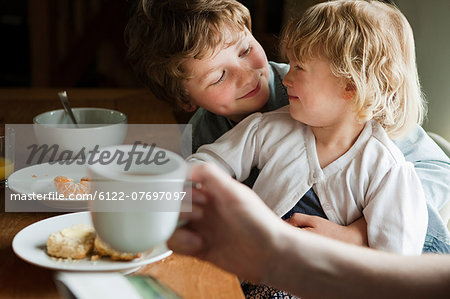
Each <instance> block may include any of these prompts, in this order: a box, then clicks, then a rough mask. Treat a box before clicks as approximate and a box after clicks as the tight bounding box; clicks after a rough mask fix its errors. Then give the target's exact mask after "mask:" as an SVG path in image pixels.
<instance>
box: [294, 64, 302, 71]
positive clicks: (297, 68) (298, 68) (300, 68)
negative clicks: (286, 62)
mask: <svg viewBox="0 0 450 299" xmlns="http://www.w3.org/2000/svg"><path fill="white" fill-rule="evenodd" d="M295 69H296V70H299V71H301V70H303V68H302V67H301V66H299V65H296V66H295Z"/></svg>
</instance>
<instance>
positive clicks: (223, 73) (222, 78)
mask: <svg viewBox="0 0 450 299" xmlns="http://www.w3.org/2000/svg"><path fill="white" fill-rule="evenodd" d="M224 79H225V71H222V76H220V78H219V80H217V81H216V82H214V83H213V84H212V85H217V84H219V83H220V82H222V81H223V80H224Z"/></svg>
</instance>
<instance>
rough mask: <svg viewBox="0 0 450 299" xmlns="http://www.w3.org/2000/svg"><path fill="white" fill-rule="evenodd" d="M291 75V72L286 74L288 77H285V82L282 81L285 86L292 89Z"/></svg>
mask: <svg viewBox="0 0 450 299" xmlns="http://www.w3.org/2000/svg"><path fill="white" fill-rule="evenodd" d="M289 74H290V72H288V73H287V74H286V76H284V78H283V81H282V83H283V85H284V86H286V87H292V84H291V82H292V81H291V79H290V77H289Z"/></svg>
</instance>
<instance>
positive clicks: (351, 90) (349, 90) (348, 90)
mask: <svg viewBox="0 0 450 299" xmlns="http://www.w3.org/2000/svg"><path fill="white" fill-rule="evenodd" d="M355 94H356V86H355V84H354V83H353V82H347V84H346V85H345V91H344V99H346V100H351V99H353V97H354V96H355Z"/></svg>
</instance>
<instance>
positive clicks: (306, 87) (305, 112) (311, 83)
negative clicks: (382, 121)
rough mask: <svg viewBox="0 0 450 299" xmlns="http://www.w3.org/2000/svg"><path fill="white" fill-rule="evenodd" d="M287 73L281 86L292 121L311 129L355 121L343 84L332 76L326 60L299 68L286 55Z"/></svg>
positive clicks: (295, 62) (341, 80)
mask: <svg viewBox="0 0 450 299" xmlns="http://www.w3.org/2000/svg"><path fill="white" fill-rule="evenodd" d="M288 58H289V61H290V69H289V72H288V74H287V75H286V77H285V78H284V79H283V84H284V85H285V86H286V87H287V92H288V95H289V104H290V113H291V116H292V118H294V119H296V120H298V121H300V122H302V123H305V124H307V125H310V126H312V127H327V126H333V125H336V124H338V123H340V122H341V120H342V119H345V118H346V117H347V116H349V117H350V115H351V117H354V114H353V113H354V112H353V110H352V107H351V101H350V98H351V97H349V96H348V91H346V83H345V81H344V80H343V79H341V78H338V77H336V76H335V75H334V74H333V73H332V72H331V64H330V62H329V60H328V59H325V58H314V59H310V60H308V61H306V62H305V63H302V64H300V63H299V62H298V61H296V60H295V59H294V58H293V57H292V55H288Z"/></svg>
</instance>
